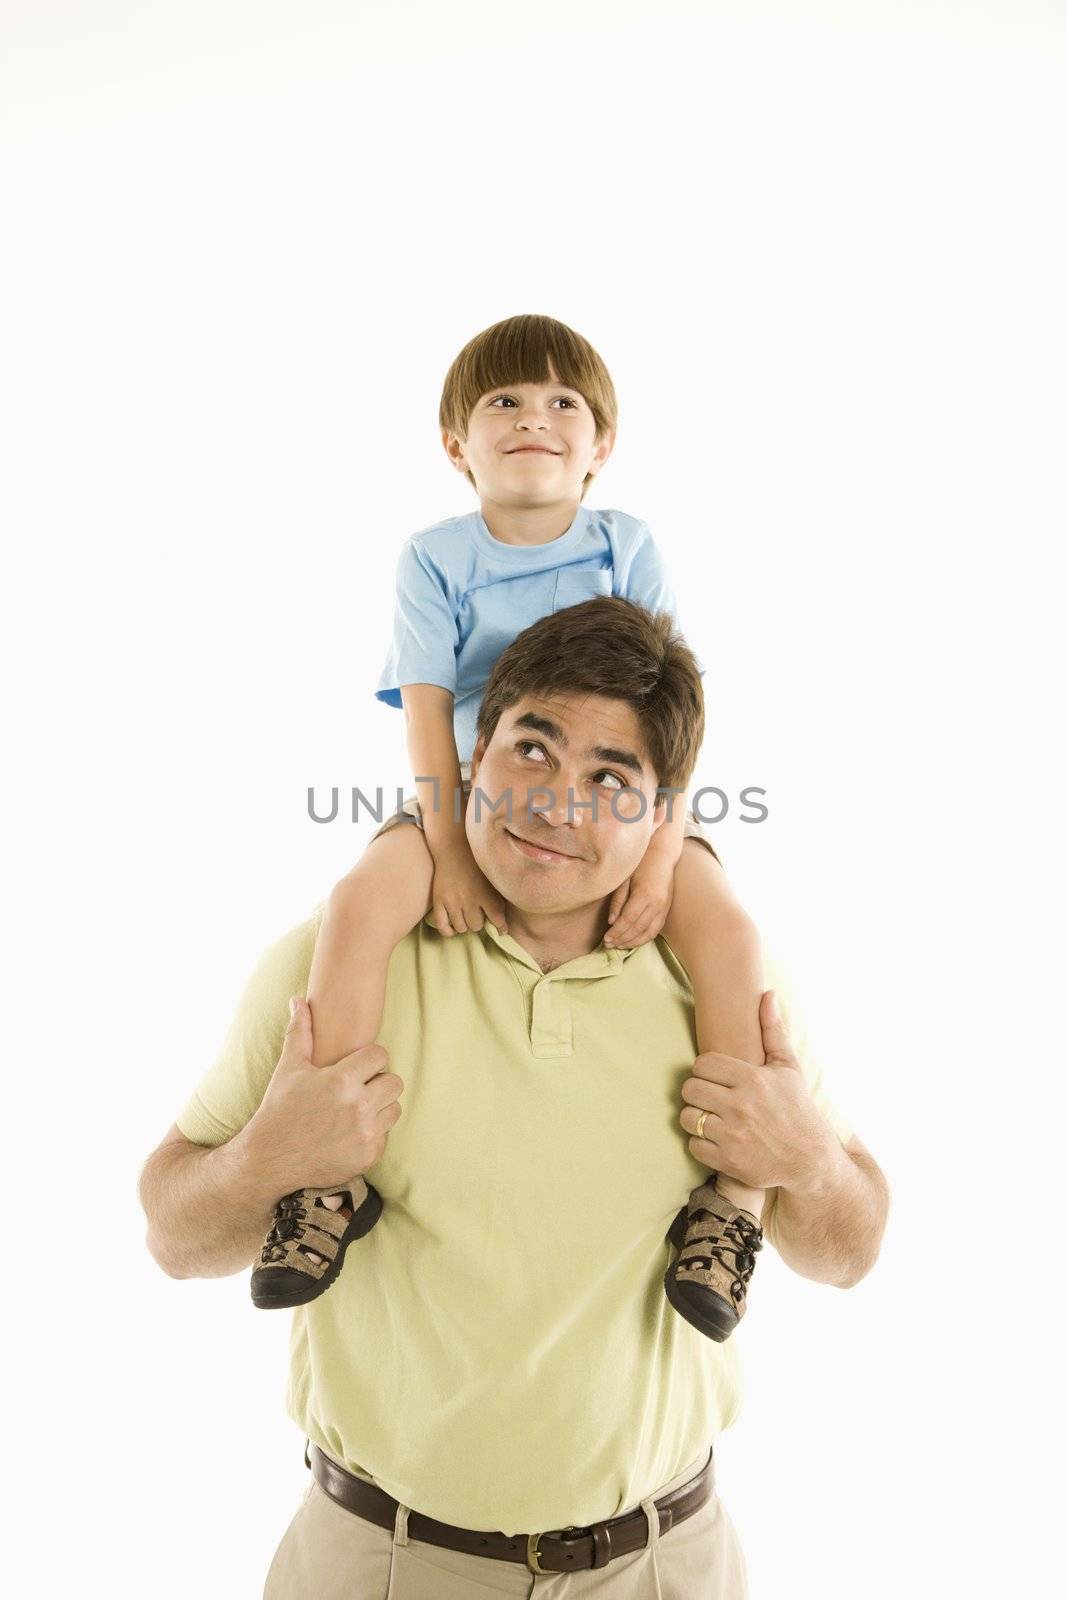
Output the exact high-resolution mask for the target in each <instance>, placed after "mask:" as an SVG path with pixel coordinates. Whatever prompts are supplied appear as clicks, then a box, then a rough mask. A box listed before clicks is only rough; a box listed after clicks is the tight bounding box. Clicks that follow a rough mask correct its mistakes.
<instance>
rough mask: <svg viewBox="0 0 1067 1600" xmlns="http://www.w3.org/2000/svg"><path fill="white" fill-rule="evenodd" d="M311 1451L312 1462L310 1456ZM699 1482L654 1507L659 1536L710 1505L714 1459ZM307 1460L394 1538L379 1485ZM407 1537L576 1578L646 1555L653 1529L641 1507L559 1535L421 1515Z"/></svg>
mask: <svg viewBox="0 0 1067 1600" xmlns="http://www.w3.org/2000/svg"><path fill="white" fill-rule="evenodd" d="M309 1450H310V1457H309V1453H308V1451H309ZM712 1453H713V1452H709V1454H708V1459H707V1461H706V1463H705V1464H704V1466H703V1468H702V1469H701V1470H700V1472H698V1473H697V1475H696V1477H695V1478H690V1480H689V1482H688V1483H683V1484H681V1485H680V1486H679V1487H678V1488H677V1489H673V1490H672V1491H671V1493H670V1494H665V1495H664V1496H663V1498H662V1500H657V1501H656V1502H655V1506H656V1510H657V1511H658V1512H659V1526H660V1533H661V1534H662V1533H668V1532H669V1531H670V1529H671V1528H673V1527H675V1526H676V1524H677V1523H679V1522H684V1521H685V1519H686V1517H691V1516H692V1515H693V1513H694V1512H696V1511H699V1510H700V1508H701V1506H703V1505H706V1504H707V1501H708V1500H709V1499H710V1497H711V1491H712V1483H711V1457H712ZM304 1460H305V1462H306V1463H307V1465H308V1466H309V1467H310V1468H311V1471H312V1475H313V1477H314V1479H315V1482H316V1483H317V1484H318V1485H319V1487H320V1488H321V1489H323V1490H324V1491H325V1493H326V1494H328V1495H329V1497H330V1499H331V1500H336V1502H337V1504H338V1505H339V1506H344V1508H345V1510H346V1511H353V1512H354V1513H355V1514H356V1516H357V1517H364V1518H365V1519H366V1520H367V1521H368V1522H374V1523H377V1525H378V1527H379V1528H387V1529H388V1530H389V1532H390V1533H392V1531H393V1528H394V1525H395V1522H396V1513H397V1510H398V1507H399V1501H397V1500H394V1499H393V1497H392V1495H388V1494H386V1493H385V1491H384V1489H379V1488H378V1487H377V1485H376V1484H373V1483H367V1482H366V1480H365V1479H363V1478H357V1477H354V1476H353V1474H352V1473H351V1472H346V1471H345V1469H344V1468H343V1467H339V1466H338V1465H337V1463H336V1461H333V1460H331V1458H330V1457H329V1456H327V1455H324V1454H323V1452H322V1451H321V1450H320V1449H319V1447H318V1446H317V1445H314V1444H310V1445H309V1446H308V1449H307V1450H305V1451H304ZM408 1534H409V1535H410V1537H411V1538H412V1539H421V1540H423V1541H425V1542H426V1543H427V1544H440V1545H443V1546H444V1547H445V1549H446V1550H459V1551H461V1552H462V1553H463V1554H464V1555H469V1556H489V1557H491V1558H492V1559H493V1560H496V1561H524V1562H525V1563H526V1565H527V1566H528V1567H529V1569H530V1571H531V1572H574V1571H576V1570H577V1569H578V1568H580V1567H606V1566H607V1564H608V1562H609V1561H611V1560H613V1559H614V1557H615V1556H625V1555H630V1554H631V1553H632V1552H633V1551H634V1550H643V1549H644V1547H645V1545H646V1544H647V1543H648V1536H649V1527H648V1519H647V1518H646V1516H645V1513H644V1512H643V1511H642V1510H641V1509H640V1507H638V1509H637V1510H636V1511H630V1512H628V1513H627V1515H626V1516H623V1517H612V1518H610V1519H609V1521H607V1522H594V1523H593V1525H592V1527H589V1528H564V1529H561V1530H560V1531H559V1532H558V1533H530V1534H526V1533H516V1534H512V1535H510V1536H509V1535H508V1534H506V1533H480V1532H478V1531H476V1530H474V1529H471V1528H453V1527H452V1526H450V1524H449V1523H447V1522H435V1521H434V1519H433V1517H424V1516H423V1515H422V1513H421V1512H419V1511H411V1512H409V1514H408Z"/></svg>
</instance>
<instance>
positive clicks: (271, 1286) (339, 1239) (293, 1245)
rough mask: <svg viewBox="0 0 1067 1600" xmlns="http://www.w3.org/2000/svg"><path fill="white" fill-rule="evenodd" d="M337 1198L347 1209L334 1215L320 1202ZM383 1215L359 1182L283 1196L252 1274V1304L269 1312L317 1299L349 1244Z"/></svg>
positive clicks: (366, 1185) (377, 1201)
mask: <svg viewBox="0 0 1067 1600" xmlns="http://www.w3.org/2000/svg"><path fill="white" fill-rule="evenodd" d="M337 1194H343V1195H344V1196H345V1199H346V1202H347V1206H348V1207H350V1209H346V1208H345V1207H342V1208H341V1209H339V1210H337V1211H334V1210H333V1209H332V1208H331V1207H330V1206H328V1205H326V1204H325V1203H324V1202H325V1200H326V1198H327V1197H330V1196H334V1195H337ZM381 1214H382V1197H381V1195H380V1194H379V1193H378V1191H377V1189H373V1188H371V1186H370V1184H369V1183H366V1182H365V1181H364V1180H363V1179H362V1178H353V1180H352V1182H351V1183H350V1184H345V1185H344V1186H343V1187H342V1188H338V1187H337V1186H336V1185H334V1187H333V1188H331V1189H297V1190H295V1191H294V1193H293V1194H287V1195H283V1196H282V1198H281V1199H280V1200H279V1201H278V1204H277V1205H276V1206H275V1208H274V1225H273V1227H272V1228H271V1230H270V1232H269V1233H268V1234H267V1237H266V1239H265V1240H264V1241H263V1248H262V1250H261V1251H260V1253H259V1259H258V1260H257V1261H256V1263H255V1265H254V1269H253V1272H252V1282H251V1290H252V1300H253V1303H254V1304H255V1305H257V1306H259V1308H260V1309H261V1310H263V1311H273V1310H282V1309H284V1308H285V1307H287V1306H304V1305H307V1304H308V1302H309V1301H311V1300H317V1299H318V1297H319V1295H320V1294H325V1293H326V1290H327V1289H328V1288H329V1287H330V1285H331V1283H333V1282H334V1280H335V1279H336V1277H337V1275H338V1273H339V1272H340V1271H341V1267H342V1266H343V1265H344V1259H345V1251H346V1250H347V1249H348V1246H349V1245H350V1244H351V1243H352V1242H353V1240H355V1239H362V1237H363V1235H364V1234H365V1233H369V1232H370V1230H371V1229H372V1228H373V1227H374V1224H375V1223H376V1222H377V1220H378V1218H379V1217H380V1216H381Z"/></svg>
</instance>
